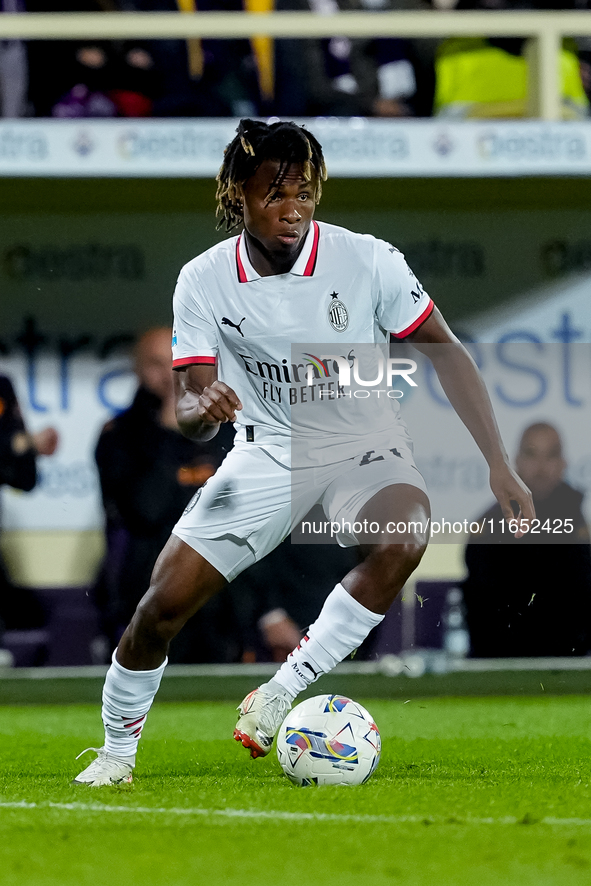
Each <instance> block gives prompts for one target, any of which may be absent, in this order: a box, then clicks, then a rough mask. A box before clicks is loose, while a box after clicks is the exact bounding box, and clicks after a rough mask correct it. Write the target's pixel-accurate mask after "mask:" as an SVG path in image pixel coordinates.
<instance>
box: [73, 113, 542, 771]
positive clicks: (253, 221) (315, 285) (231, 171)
mask: <svg viewBox="0 0 591 886" xmlns="http://www.w3.org/2000/svg"><path fill="white" fill-rule="evenodd" d="M325 177H326V172H325V166H324V159H323V155H322V149H321V147H320V145H319V143H318V141H317V140H316V139H315V138H314V136H313V135H312V134H311V133H310V132H308V131H307V130H306V129H304V128H303V127H300V126H297V125H295V124H294V123H284V122H277V123H273V124H270V125H267V124H265V123H261V122H256V121H252V120H243V121H241V123H240V125H239V127H238V134H237V136H236V137H235V138H234V140H233V141H232V142H231V143H230V144H229V145H228V147H227V148H226V151H225V155H224V161H223V164H222V167H221V169H220V172H219V175H218V192H217V197H218V212H219V213H220V214H221V215H222V220H223V222H225V224H226V228H227V229H228V230H231V229H232V228H234V227H236V226H238V225H243V231H242V233H241V234H240V235H239V236H237V237H233V238H230V239H227V240H225V241H224V242H222V243H219V244H218V245H217V246H214V247H213V248H211V249H208V250H207V251H206V252H205V253H203V255H201V256H198V257H197V258H195V259H193V260H192V261H190V262H189V263H188V264H187V265H185V267H184V268H183V269H182V271H181V273H180V276H179V279H178V283H177V288H176V291H175V296H174V314H175V330H174V333H173V366H174V368H175V369H176V376H175V381H176V389H177V418H178V422H179V426H180V428H181V430H182V431H183V433H184V434H186V435H187V436H188V437H190V438H191V439H193V440H209V439H211V438H212V437H213V436H214V435H215V434H216V433H217V431H218V429H219V427H220V425H221V424H223V423H225V422H228V421H231V422H234V424H235V427H236V431H237V433H236V440H235V445H234V448H233V449H232V451H231V452H230V453H229V455H228V456H227V457H226V459H225V461H224V462H223V464H222V465H221V467H220V469H219V470H218V471H217V473H216V474H215V476H214V477H213V478H212V479H211V480H209V481H208V483H207V484H206V485H205V486H204V487H203V488H202V490H201V491H200V494H198V495H196V496H195V498H194V499H193V500H192V502H190V503H189V505H188V507H187V508H186V510H185V513H184V514H183V516H182V517H181V519H180V520H179V522H178V523H177V525H176V526H175V528H174V530H173V533H172V535H171V537H170V539H169V541H168V542H167V543H166V545H165V547H164V549H163V551H162V553H161V555H160V557H159V559H158V561H157V563H156V566H155V568H154V572H153V575H152V580H151V584H150V588H149V590H148V592H147V593H146V595H145V596H144V597H143V599H142V600H141V602H140V604H139V605H138V608H137V610H136V612H135V614H134V616H133V618H132V620H131V623H130V625H129V626H128V628H127V629H126V631H125V633H124V635H123V637H122V638H121V641H120V643H119V646H118V648H117V649H116V650H115V653H114V654H113V661H112V665H111V667H110V669H109V671H108V673H107V676H106V680H105V686H104V690H103V708H102V714H103V722H104V725H105V745H104V747H103V748H101V749H100V750H99V751H98V757H97V758H96V759H95V760H94V761H93V762H92V763H91V764H90V765H89V766H88V767H87V768H86V769H85V770H84V771H83V772H81V773H80V774H79V775H78V776H77V778H76V779H75V782H76V783H79V784H88V785H93V786H97V785H104V784H113V783H121V782H130V781H131V779H132V770H133V768H134V765H135V757H136V749H137V744H138V740H139V737H140V735H141V732H142V728H143V725H144V723H145V720H146V717H147V714H148V711H149V709H150V707H151V705H152V702H153V699H154V696H155V694H156V692H157V690H158V686H159V684H160V680H161V678H162V674H163V671H164V668H165V666H166V662H167V658H166V656H167V650H168V644H169V642H170V640H171V639H172V638H173V637H174V636H175V635H176V634H177V632H178V631H179V630H180V629H181V628H182V627H183V625H184V624H185V622H186V621H187V619H189V618H190V617H191V616H192V615H193V613H194V612H196V611H197V610H198V609H199V608H200V607H201V606H202V605H203V604H204V603H205V602H206V601H207V600H208V599H209V598H210V597H211V596H212V595H213V594H216V593H217V592H218V591H220V589H221V588H223V587H224V585H225V583H226V582H227V581H231V580H232V579H233V578H234V577H235V576H236V575H238V574H239V573H240V572H241V571H242V570H244V569H246V568H247V567H248V566H249V565H250V564H251V563H254V562H255V561H257V560H259V559H261V558H262V557H264V556H265V554H267V553H268V552H269V551H271V550H272V549H273V548H275V547H276V546H277V545H278V544H279V543H280V542H281V541H282V539H283V538H285V537H286V536H287V535H288V533H289V531H290V528H291V525H292V524H293V523H295V522H297V521H298V520H300V519H301V518H302V517H303V516H305V514H306V513H307V512H308V510H309V509H310V508H311V507H312V505H314V504H315V503H317V502H320V503H322V505H323V507H324V510H325V513H326V514H327V518H328V519H330V520H333V521H336V519H337V518H338V519H339V520H341V521H342V525H343V526H345V524H352V523H354V522H356V521H357V522H359V523H361V524H362V525H365V526H367V525H369V524H372V523H374V522H377V523H378V524H379V525H380V526H384V525H385V524H386V523H387V522H388V521H394V522H396V523H398V522H400V523H405V524H408V523H409V522H411V524H412V525H413V527H414V528H413V529H412V531H409V533H407V534H406V536H405V537H404V538H403V539H395V538H390V537H385V540H383V541H381V540H380V541H379V542H378V543H376V539H375V536H372V535H370V534H369V533H368V532H361V533H356V534H353V535H351V533H349V532H347V533H345V532H343V533H342V534H341V537H340V538H339V541H340V542H341V543H342V544H345V545H347V544H349V545H350V544H359V545H360V547H361V552H362V554H363V555H364V559H363V561H362V562H361V563H360V565H359V566H357V567H355V568H354V569H352V570H351V571H350V572H349V573H348V574H347V575H345V576H344V577H343V579H342V581H341V582H340V583H338V584H337V585H336V587H335V588H334V589H333V590H332V591H331V593H330V594H329V595H328V597H327V599H326V602H325V604H324V606H323V608H322V610H321V612H320V614H319V616H318V618H317V619H316V621H315V622H314V623H313V624H312V625H311V627H310V628H309V630H308V632H307V635H306V637H305V638H304V640H303V641H302V642H301V644H300V645H299V646H297V647H296V648H295V649H294V650H293V652H292V653H291V654H290V655H289V656H288V658H287V661H286V662H284V664H282V665H281V666H280V668H279V670H278V671H277V673H276V674H275V676H274V677H273V679H272V680H270V681H269V682H268V683H266V684H264V685H262V686H260V687H258V688H257V689H255V690H253V691H252V692H251V693H250V694H249V695H248V696H247V697H246V698H245V699H244V701H243V702H242V704H241V705H240V708H239V710H240V718H239V720H238V723H237V726H236V729H235V732H234V737H235V738H236V739H237V740H238V741H240V742H241V743H242V744H243V745H244V746H245V747H247V748H248V749H249V750H250V753H251V756H253V757H258V756H264V755H265V754H268V753H269V750H270V749H271V745H272V743H273V738H274V735H275V733H276V731H277V729H278V728H279V726H280V724H281V722H282V720H283V718H284V716H285V714H286V712H287V711H288V709H289V708H290V706H291V703H292V701H293V700H294V699H295V697H296V696H297V695H298V693H299V692H300V691H302V690H303V689H305V688H306V686H307V685H309V684H310V683H312V682H313V681H314V680H316V679H317V678H318V677H319V676H320V675H321V674H325V673H327V672H328V671H330V669H331V668H333V667H334V666H335V665H336V664H337V663H338V662H339V661H341V660H342V659H343V658H345V657H346V656H347V655H349V654H350V653H351V652H352V651H353V650H354V649H356V648H357V647H358V646H359V645H360V644H361V643H362V642H363V640H364V639H365V637H366V636H367V635H368V633H369V632H370V630H371V629H372V628H373V627H375V626H376V625H378V624H379V623H380V622H381V621H382V619H383V618H384V614H385V613H386V612H387V610H388V608H389V607H390V605H391V603H392V601H393V600H394V598H395V597H396V595H397V594H398V592H399V591H400V589H401V588H402V586H403V585H404V583H405V582H406V580H407V579H408V577H409V576H410V574H411V573H412V572H413V570H414V569H416V567H417V565H418V563H419V561H420V559H421V557H422V555H423V552H424V551H425V548H426V545H427V534H428V518H429V500H428V498H427V494H426V489H425V484H424V481H423V478H422V477H421V475H420V474H419V472H418V470H417V469H416V467H415V465H414V463H413V460H412V451H411V447H410V444H409V438H408V433H407V431H406V429H405V428H404V425H403V423H402V422H401V421H399V420H397V421H396V422H395V431H394V432H392V430H391V426H390V427H389V428H387V429H385V430H384V432H383V433H382V435H381V437H380V436H379V435H378V439H377V440H376V441H375V442H374V441H373V439H372V445H371V447H370V446H368V439H367V436H366V435H365V429H364V428H363V427H354V426H351V427H350V428H348V429H347V431H346V433H345V434H344V436H343V440H342V445H341V446H337V447H336V448H335V449H334V450H331V447H330V445H329V444H331V443H332V442H333V441H332V440H327V446H326V447H324V449H323V447H322V445H320V446H317V450H316V454H317V455H318V453H322V452H324V455H325V456H326V454H327V453H328V454H330V452H331V451H334V452H335V453H336V456H335V461H334V462H333V463H330V458H329V459H328V460H327V458H326V457H325V458H324V459H322V458H320V459H319V463H317V464H314V465H313V466H312V467H311V468H310V470H311V471H312V476H313V481H312V482H308V483H305V482H304V483H299V480H298V478H299V476H300V473H303V474H305V470H304V471H303V472H298V471H294V472H293V473H294V474H297V477H296V478H295V481H294V484H293V488H292V482H291V481H292V480H293V479H294V478H293V477H291V474H292V472H291V464H290V434H291V426H290V405H291V403H292V402H294V401H295V400H297V399H298V398H299V399H300V400H301V399H304V398H305V389H306V368H305V363H304V362H302V363H297V361H296V362H295V363H292V360H291V345H292V343H297V342H310V341H316V342H319V343H331V342H334V343H335V351H336V348H337V346H338V343H339V342H342V341H343V332H345V331H346V333H347V340H348V341H351V342H359V343H361V344H369V345H372V344H374V343H376V344H378V343H384V342H387V341H388V338H389V335H390V333H393V334H394V335H395V336H396V337H397V338H399V339H406V340H409V341H411V342H412V344H413V345H414V346H415V347H416V348H418V349H419V350H424V351H427V352H429V358H430V359H431V360H432V362H433V364H434V366H435V370H436V372H437V374H438V377H439V379H440V381H441V384H442V385H443V388H444V390H445V392H446V393H447V396H448V397H449V399H450V401H451V403H452V404H453V406H454V407H455V409H456V411H457V413H458V414H459V416H460V418H461V419H462V420H463V421H464V423H465V424H466V425H467V427H468V429H469V430H470V432H471V433H472V435H473V437H474V439H475V441H476V443H477V444H478V446H479V447H480V449H481V451H482V453H483V455H484V457H485V458H486V460H487V462H488V464H489V466H490V483H491V488H492V490H493V492H494V494H495V496H496V498H497V499H498V501H499V503H500V504H501V507H502V510H503V514H504V515H505V517H506V518H507V519H511V518H512V517H513V516H514V513H513V510H512V506H511V503H510V502H511V501H513V502H516V503H517V506H518V508H519V510H520V513H521V515H522V516H523V517H524V518H525V519H531V518H533V516H534V512H533V505H532V501H531V496H530V494H529V491H528V489H527V487H526V486H525V485H524V483H523V482H522V481H521V480H520V479H519V477H518V476H517V475H516V473H515V472H514V471H513V470H512V469H511V467H510V464H509V460H508V457H507V454H506V452H505V449H504V447H503V444H502V442H501V439H500V436H499V432H498V428H497V425H496V422H495V418H494V415H493V412H492V408H491V405H490V401H489V398H488V395H487V393H486V389H485V387H484V384H483V382H482V379H481V377H480V374H479V372H478V370H477V368H476V366H475V364H474V362H473V361H472V359H471V358H470V356H469V354H468V353H467V351H466V350H465V349H464V348H463V346H462V345H461V344H460V343H459V342H458V340H457V339H456V338H455V336H454V335H453V334H452V332H451V331H450V330H449V328H448V327H447V325H446V324H445V322H444V320H443V318H442V316H441V314H440V313H439V312H438V310H437V309H436V308H435V307H434V305H433V302H432V301H431V299H430V298H429V296H428V295H427V294H426V293H425V292H424V290H423V289H422V287H421V286H420V284H419V283H418V281H417V280H416V278H415V277H414V275H413V274H412V272H411V271H410V270H409V268H408V266H407V264H406V262H405V261H404V257H403V256H402V254H401V253H400V252H399V251H398V250H397V249H395V248H394V247H393V246H391V245H390V244H389V243H385V242H384V241H382V240H378V239H376V238H374V237H371V236H367V235H359V234H354V233H351V232H350V231H348V230H345V229H344V228H340V227H336V226H334V225H329V224H324V223H321V222H316V221H314V219H313V216H314V210H315V206H316V204H317V203H318V201H319V199H320V195H321V188H322V181H323V180H324V179H325ZM337 303H338V304H337ZM433 345H441V346H443V345H445V347H438V348H435V349H434V348H433ZM337 353H338V351H337ZM310 387H311V386H310ZM327 387H328V385H327ZM333 390H335V389H334V386H333ZM321 442H322V441H321ZM368 449H371V450H372V451H371V453H368V451H367V450H368ZM370 455H371V458H370ZM294 490H295V492H294ZM366 520H367V521H368V522H367V524H364V521H366ZM380 538H381V536H380Z"/></svg>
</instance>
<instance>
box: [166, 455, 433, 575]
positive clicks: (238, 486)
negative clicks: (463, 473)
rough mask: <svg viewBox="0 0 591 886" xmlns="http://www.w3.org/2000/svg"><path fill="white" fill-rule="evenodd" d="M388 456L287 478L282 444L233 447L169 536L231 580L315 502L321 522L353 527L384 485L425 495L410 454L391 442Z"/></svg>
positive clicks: (342, 540) (345, 536)
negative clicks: (405, 487) (411, 488)
mask: <svg viewBox="0 0 591 886" xmlns="http://www.w3.org/2000/svg"><path fill="white" fill-rule="evenodd" d="M395 451H396V453H397V454H393V451H392V450H383V451H381V450H379V451H374V452H372V453H371V455H370V456H369V457H368V455H369V454H368V453H364V454H363V455H360V456H358V457H357V458H351V459H348V460H347V461H344V462H339V463H337V464H332V465H327V466H322V467H310V468H302V469H298V470H294V471H292V470H291V468H290V452H289V451H286V449H285V447H284V446H283V445H280V444H276V445H274V444H269V443H266V444H265V445H264V447H263V446H261V445H258V444H255V443H245V442H243V441H241V440H238V441H237V442H236V444H235V446H234V448H233V449H232V450H231V451H230V452H229V454H228V455H227V456H226V458H225V459H224V461H223V462H222V464H221V466H220V467H219V468H218V470H217V471H216V473H215V474H214V476H213V477H211V478H210V479H209V480H208V481H207V483H205V485H204V486H202V487H201V489H199V490H198V492H197V493H196V494H195V496H194V497H193V498H192V499H191V501H190V502H189V504H188V505H187V507H186V508H185V511H184V513H183V515H182V517H181V518H180V520H179V521H178V523H177V524H176V526H175V527H174V529H173V534H174V535H176V536H178V538H180V539H182V540H183V541H184V542H186V543H187V544H188V545H189V546H190V547H192V548H193V549H194V550H196V551H197V552H198V553H200V554H201V555H202V556H203V557H204V558H205V559H206V560H207V561H208V562H209V563H211V564H212V566H214V567H215V568H216V569H217V570H218V572H220V573H221V574H222V575H223V576H224V577H225V578H226V579H227V580H228V581H232V579H234V578H236V576H237V575H239V574H240V573H241V572H242V571H243V570H244V569H246V568H247V567H248V566H251V565H252V564H253V563H255V562H256V561H258V560H262V558H263V557H265V556H266V555H267V554H268V553H270V552H271V551H272V550H273V549H274V548H276V547H277V545H278V544H280V543H281V542H282V541H283V540H284V539H285V538H286V537H287V536H288V535H289V533H290V532H291V530H292V528H293V527H294V526H295V525H297V524H298V523H299V521H300V520H302V518H303V517H305V516H306V514H307V513H308V511H309V510H310V509H311V508H312V507H313V506H314V505H315V504H317V503H320V504H322V507H323V509H324V513H325V514H326V517H327V519H328V520H330V521H334V522H337V521H338V522H339V523H340V524H341V525H343V523H349V524H351V525H352V524H353V523H354V522H355V518H356V517H357V515H358V513H359V511H360V510H361V508H362V507H363V506H364V505H365V504H366V503H367V502H368V501H369V500H370V498H372V497H373V496H374V495H375V494H376V493H377V492H378V491H379V490H380V489H383V488H384V487H386V486H391V485H394V484H396V483H406V484H409V485H410V486H416V487H417V488H418V489H421V490H422V491H423V492H424V493H425V494H427V489H426V486H425V481H424V480H423V477H422V476H421V474H420V473H419V471H418V469H417V467H416V465H415V464H414V460H413V457H412V451H411V450H410V448H409V447H408V446H406V445H403V444H401V443H397V444H396V448H395ZM336 537H337V541H338V542H339V544H340V545H341V546H342V547H349V546H351V545H355V544H357V539H356V538H355V536H354V535H353V534H351V533H345V532H340V533H339V534H338V535H337V536H336Z"/></svg>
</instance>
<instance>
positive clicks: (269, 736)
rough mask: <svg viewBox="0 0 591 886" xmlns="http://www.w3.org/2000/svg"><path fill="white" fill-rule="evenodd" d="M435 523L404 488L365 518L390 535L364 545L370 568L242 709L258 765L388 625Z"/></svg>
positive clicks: (335, 595)
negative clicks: (305, 698) (315, 690)
mask: <svg viewBox="0 0 591 886" xmlns="http://www.w3.org/2000/svg"><path fill="white" fill-rule="evenodd" d="M429 516H430V509H429V500H428V498H427V496H426V495H425V493H424V492H423V491H422V490H420V489H418V488H417V487H415V486H410V485H408V484H402V483H400V484H396V485H393V486H387V487H385V488H384V489H381V490H380V491H379V492H378V493H377V494H376V495H374V496H373V497H372V498H371V499H370V500H369V501H368V502H367V503H366V504H365V505H364V506H363V508H362V509H361V510H360V512H359V514H358V515H357V517H356V522H360V523H363V522H364V520H367V525H368V526H369V525H370V524H371V523H374V524H375V523H378V524H379V525H380V527H382V528H383V532H382V530H380V532H379V533H376V534H367V535H364V536H361V537H359V538H358V540H359V542H360V544H361V550H362V553H363V554H364V560H363V562H362V563H360V564H359V566H356V567H355V568H354V569H352V570H351V571H350V572H349V573H347V575H346V576H345V577H344V579H343V580H342V582H341V583H340V584H337V585H336V587H335V588H334V590H333V591H332V592H331V593H330V594H329V596H328V597H327V599H326V602H325V604H324V606H323V607H322V611H321V612H320V615H319V616H318V618H317V619H316V621H315V622H314V624H313V625H311V626H310V628H309V629H308V632H307V634H306V636H305V637H304V638H303V640H302V642H301V643H300V644H299V645H298V646H297V647H296V648H295V649H294V650H293V652H292V653H291V654H290V655H288V657H287V661H286V662H284V664H283V665H281V667H280V668H279V670H278V671H277V673H276V674H275V676H274V677H273V679H272V680H270V681H269V682H268V683H266V684H264V685H263V686H260V687H259V688H258V689H255V690H254V691H253V692H251V693H250V694H249V695H247V696H246V698H245V699H244V701H243V702H242V704H241V706H240V708H239V710H240V714H241V716H240V719H239V720H238V724H237V726H236V730H235V732H234V738H236V740H237V741H240V742H241V743H242V744H243V745H244V746H245V747H248V748H249V749H250V751H251V756H252V757H260V756H264V755H265V754H268V753H269V751H270V749H271V746H272V743H273V737H274V735H275V733H276V732H277V729H278V728H279V726H280V725H281V722H282V720H283V718H284V717H285V714H286V712H287V710H289V707H290V706H291V702H292V701H293V700H294V699H295V698H296V696H297V695H298V694H299V693H300V692H301V691H302V690H304V689H305V688H306V686H309V685H310V683H313V682H314V681H315V680H317V679H318V677H319V676H320V675H321V674H326V673H327V672H328V671H330V670H331V669H332V668H333V667H334V666H335V665H336V664H338V662H340V661H342V660H343V659H344V658H345V657H346V656H347V655H349V654H350V653H351V652H353V650H354V649H357V647H358V646H360V645H361V643H362V642H363V641H364V640H365V638H366V637H367V635H368V634H369V632H370V631H371V630H372V628H374V627H376V626H377V625H378V624H380V622H381V621H382V619H383V618H384V614H385V613H386V612H387V611H388V609H389V608H390V606H391V605H392V603H393V601H394V599H395V597H396V595H397V594H398V593H399V592H400V590H401V589H402V587H403V586H404V584H405V583H406V581H407V580H408V578H409V576H410V575H411V574H412V573H413V572H414V570H415V569H416V568H417V566H418V565H419V563H420V560H421V557H422V556H423V554H424V552H425V549H426V547H427V538H428V521H429ZM388 523H396V524H400V526H401V528H402V524H404V527H405V531H404V532H402V533H401V534H400V536H399V537H398V538H397V536H396V535H394V534H392V533H388V532H387V531H386V528H385V527H386V526H387V524H388ZM409 524H410V527H409ZM376 539H379V541H377V543H374V542H375V541H376Z"/></svg>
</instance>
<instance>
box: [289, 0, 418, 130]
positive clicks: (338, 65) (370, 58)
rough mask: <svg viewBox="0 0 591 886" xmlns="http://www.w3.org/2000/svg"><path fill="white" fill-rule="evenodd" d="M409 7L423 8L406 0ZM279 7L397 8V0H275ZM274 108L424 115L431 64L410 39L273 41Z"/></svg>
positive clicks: (327, 10) (331, 10)
mask: <svg viewBox="0 0 591 886" xmlns="http://www.w3.org/2000/svg"><path fill="white" fill-rule="evenodd" d="M408 2H409V4H410V6H411V8H423V7H422V4H420V2H419V0H417V2H416V3H415V2H413V0H408ZM276 8H277V9H279V10H287V9H289V10H302V11H307V10H310V9H311V10H313V11H314V12H318V13H322V14H324V15H327V14H334V13H337V12H339V10H341V11H345V10H352V9H358V10H359V9H366V10H376V9H381V10H384V9H390V8H401V6H400V2H396V0H277V5H276ZM275 60H276V81H277V85H276V95H275V111H276V113H277V114H280V115H282V116H291V115H293V116H297V115H309V116H314V115H328V116H351V115H363V116H372V117H409V116H415V115H417V116H425V115H428V114H430V113H431V107H432V103H433V88H434V86H433V73H432V70H433V68H432V64H430V63H429V61H428V60H427V59H426V58H425V57H424V55H421V54H420V53H419V52H417V50H416V45H415V43H414V42H412V41H408V40H401V39H397V38H391V37H376V38H375V39H371V40H350V39H349V38H347V37H333V38H331V39H304V40H301V39H298V40H295V39H294V40H277V41H275Z"/></svg>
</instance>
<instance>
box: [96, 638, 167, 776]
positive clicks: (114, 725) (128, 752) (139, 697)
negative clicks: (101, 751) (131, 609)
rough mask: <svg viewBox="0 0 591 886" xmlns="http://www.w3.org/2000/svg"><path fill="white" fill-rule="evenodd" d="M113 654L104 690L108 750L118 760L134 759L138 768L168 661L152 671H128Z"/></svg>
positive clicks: (106, 746) (133, 762)
mask: <svg viewBox="0 0 591 886" xmlns="http://www.w3.org/2000/svg"><path fill="white" fill-rule="evenodd" d="M116 655H117V650H115V652H114V653H113V659H112V663H111V667H110V668H109V670H108V671H107V676H106V678H105V685H104V687H103V712H102V713H103V723H104V724H105V750H107V751H108V752H109V753H110V754H114V755H115V756H116V757H127V758H133V759H128V762H130V763H131V765H132V766H133V765H134V764H135V754H136V751H137V746H138V742H139V740H140V736H141V734H142V729H143V728H144V723H145V722H146V717H147V716H148V711H149V710H150V708H151V707H152V702H153V701H154V696H155V695H156V693H157V692H158V687H159V686H160V680H161V679H162V674H163V673H164V668H165V667H166V665H167V664H168V659H167V658H166V659H164V662H163V663H162V664H161V665H160V667H159V668H156V669H155V670H153V671H129V670H128V669H127V668H124V667H123V665H120V664H119V662H118V661H117V658H116Z"/></svg>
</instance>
